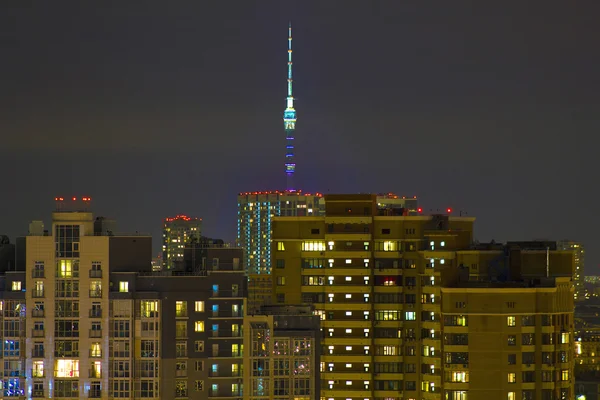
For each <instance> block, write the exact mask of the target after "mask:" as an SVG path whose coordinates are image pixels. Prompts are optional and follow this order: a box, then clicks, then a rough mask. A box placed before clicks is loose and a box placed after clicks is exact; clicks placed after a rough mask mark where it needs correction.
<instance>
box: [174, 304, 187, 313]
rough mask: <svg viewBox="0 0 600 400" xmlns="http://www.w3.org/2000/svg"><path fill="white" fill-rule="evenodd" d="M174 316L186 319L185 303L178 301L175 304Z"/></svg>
mask: <svg viewBox="0 0 600 400" xmlns="http://www.w3.org/2000/svg"><path fill="white" fill-rule="evenodd" d="M175 316H176V317H187V301H182V300H178V301H176V302H175Z"/></svg>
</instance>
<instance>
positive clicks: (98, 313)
mask: <svg viewBox="0 0 600 400" xmlns="http://www.w3.org/2000/svg"><path fill="white" fill-rule="evenodd" d="M90 318H102V310H100V309H91V310H90Z"/></svg>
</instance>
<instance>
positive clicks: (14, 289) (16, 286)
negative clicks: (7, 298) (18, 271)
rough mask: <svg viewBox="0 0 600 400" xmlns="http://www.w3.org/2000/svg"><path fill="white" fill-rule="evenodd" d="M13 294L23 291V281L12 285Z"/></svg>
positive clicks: (14, 282)
mask: <svg viewBox="0 0 600 400" xmlns="http://www.w3.org/2000/svg"><path fill="white" fill-rule="evenodd" d="M12 290H13V292H18V291H20V290H21V281H13V283H12Z"/></svg>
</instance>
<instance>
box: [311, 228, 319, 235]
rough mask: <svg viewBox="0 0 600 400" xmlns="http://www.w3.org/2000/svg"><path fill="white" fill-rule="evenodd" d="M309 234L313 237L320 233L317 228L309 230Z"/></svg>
mask: <svg viewBox="0 0 600 400" xmlns="http://www.w3.org/2000/svg"><path fill="white" fill-rule="evenodd" d="M310 233H311V234H313V235H318V234H319V233H321V231H320V229H319V228H313V229H311V230H310Z"/></svg>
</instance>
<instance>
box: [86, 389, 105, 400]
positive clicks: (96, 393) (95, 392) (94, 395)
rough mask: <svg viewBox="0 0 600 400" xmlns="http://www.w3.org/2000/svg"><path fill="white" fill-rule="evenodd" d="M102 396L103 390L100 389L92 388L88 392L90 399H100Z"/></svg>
mask: <svg viewBox="0 0 600 400" xmlns="http://www.w3.org/2000/svg"><path fill="white" fill-rule="evenodd" d="M100 398H102V390H100V389H90V391H89V392H88V399H100Z"/></svg>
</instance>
